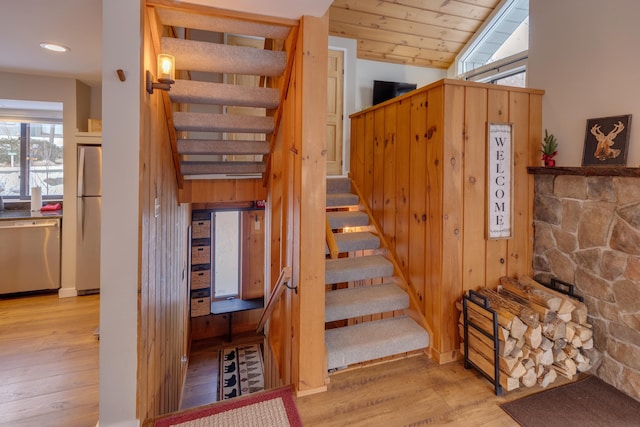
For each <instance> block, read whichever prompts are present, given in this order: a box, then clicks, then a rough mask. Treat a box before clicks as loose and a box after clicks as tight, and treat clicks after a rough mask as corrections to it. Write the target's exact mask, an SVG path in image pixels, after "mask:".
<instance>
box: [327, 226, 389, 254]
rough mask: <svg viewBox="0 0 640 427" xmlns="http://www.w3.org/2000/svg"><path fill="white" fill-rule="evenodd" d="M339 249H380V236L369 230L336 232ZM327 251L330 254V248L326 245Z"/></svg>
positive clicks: (342, 250)
mask: <svg viewBox="0 0 640 427" xmlns="http://www.w3.org/2000/svg"><path fill="white" fill-rule="evenodd" d="M334 237H335V239H336V244H337V245H338V250H339V251H340V253H342V252H352V251H363V250H366V249H378V248H379V247H380V238H379V237H378V236H376V235H375V234H373V233H370V232H368V231H356V232H353V233H334ZM325 253H326V254H329V248H328V247H326V245H325Z"/></svg>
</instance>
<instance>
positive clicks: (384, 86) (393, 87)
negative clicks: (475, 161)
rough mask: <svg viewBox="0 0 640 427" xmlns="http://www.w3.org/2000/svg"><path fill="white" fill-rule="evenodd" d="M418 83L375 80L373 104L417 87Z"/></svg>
mask: <svg viewBox="0 0 640 427" xmlns="http://www.w3.org/2000/svg"><path fill="white" fill-rule="evenodd" d="M417 86H418V85H417V84H416V83H400V82H385V81H382V80H374V81H373V105H376V104H379V103H381V102H384V101H387V100H389V99H391V98H395V97H396V96H399V95H402V94H404V93H407V92H411V91H412V90H414V89H416V88H417Z"/></svg>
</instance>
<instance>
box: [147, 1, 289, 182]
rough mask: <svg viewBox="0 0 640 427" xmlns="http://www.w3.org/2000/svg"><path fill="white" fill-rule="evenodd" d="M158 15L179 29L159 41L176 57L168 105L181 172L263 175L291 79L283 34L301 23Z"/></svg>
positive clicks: (169, 28) (171, 12)
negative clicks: (174, 77) (233, 42)
mask: <svg viewBox="0 0 640 427" xmlns="http://www.w3.org/2000/svg"><path fill="white" fill-rule="evenodd" d="M156 17H157V20H158V21H159V24H161V25H162V26H163V28H164V31H163V33H164V34H173V35H174V37H167V36H163V37H160V36H158V38H159V40H158V42H159V45H160V46H159V49H160V52H162V53H166V54H170V55H173V56H174V57H175V65H176V80H175V83H173V84H172V85H171V89H170V91H169V92H168V96H169V99H170V102H165V106H168V108H169V109H171V110H172V111H170V112H167V114H168V115H169V124H170V126H172V127H173V132H171V133H172V134H173V135H172V137H173V139H174V141H173V144H174V156H175V157H176V158H177V159H179V161H177V162H176V163H177V166H178V167H179V169H180V173H179V175H180V176H181V177H182V179H211V178H241V177H260V176H262V174H263V173H265V171H266V163H267V162H266V161H265V160H266V159H265V157H266V156H268V155H269V153H270V148H271V147H270V139H271V138H272V137H273V135H274V130H275V129H277V117H278V114H277V111H278V109H279V108H280V105H281V99H283V98H284V91H285V90H286V86H287V84H288V82H287V81H286V80H288V77H287V64H288V58H289V57H290V56H291V54H292V52H285V51H284V50H283V49H284V46H285V40H286V39H287V38H288V37H289V34H290V32H291V31H292V29H295V28H296V27H292V26H289V25H285V24H279V23H276V24H273V23H261V22H256V21H250V20H243V19H239V18H235V17H224V16H219V15H207V14H204V13H196V12H193V11H186V10H178V9H174V8H164V7H157V8H156ZM232 39H233V40H236V41H240V43H238V42H236V43H235V44H233V45H232V44H228V43H229V40H232ZM244 43H246V44H248V45H244ZM276 46H277V47H278V48H275V47H276ZM290 50H293V48H290Z"/></svg>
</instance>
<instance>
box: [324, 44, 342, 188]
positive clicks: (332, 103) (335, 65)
mask: <svg viewBox="0 0 640 427" xmlns="http://www.w3.org/2000/svg"><path fill="white" fill-rule="evenodd" d="M327 71H328V73H327V175H342V120H343V117H342V111H343V85H344V84H343V82H344V52H343V51H341V50H331V49H330V50H329V60H328V61H327Z"/></svg>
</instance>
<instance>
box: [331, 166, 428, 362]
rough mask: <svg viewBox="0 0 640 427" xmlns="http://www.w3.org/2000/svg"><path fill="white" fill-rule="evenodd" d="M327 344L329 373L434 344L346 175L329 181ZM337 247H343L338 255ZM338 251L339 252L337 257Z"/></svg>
mask: <svg viewBox="0 0 640 427" xmlns="http://www.w3.org/2000/svg"><path fill="white" fill-rule="evenodd" d="M326 200H327V201H326V206H327V222H328V226H327V228H328V229H330V230H331V235H330V236H328V239H327V240H328V241H330V240H332V239H335V245H332V244H330V243H327V247H326V253H327V260H326V274H325V284H326V289H327V290H326V296H325V325H326V327H325V329H326V330H325V342H326V348H327V368H328V369H329V371H333V370H337V369H340V368H345V367H347V366H349V365H353V364H357V363H361V362H366V361H371V360H375V359H381V358H384V357H388V356H394V355H400V354H402V353H406V352H411V351H415V350H420V349H426V348H427V347H428V346H429V334H428V333H427V331H426V330H425V329H424V328H423V327H422V326H420V325H419V324H418V323H417V322H416V321H415V320H413V318H412V317H409V316H408V315H407V314H406V313H408V312H409V303H410V298H409V295H408V294H407V292H405V291H404V290H403V289H402V285H403V282H402V278H401V277H400V276H399V275H396V274H395V272H394V264H393V262H392V261H391V260H390V258H388V255H389V254H388V252H387V250H386V249H384V248H381V242H380V238H379V237H378V233H379V230H376V229H375V226H373V225H372V224H371V221H370V218H369V215H368V213H366V212H365V211H363V210H361V204H360V199H359V196H358V195H357V194H354V193H353V192H352V188H351V181H350V180H349V179H345V178H333V179H328V180H327V199H326ZM331 246H334V247H337V250H335V249H334V251H333V252H334V253H333V254H332V250H331ZM336 253H338V254H339V256H336Z"/></svg>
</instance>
